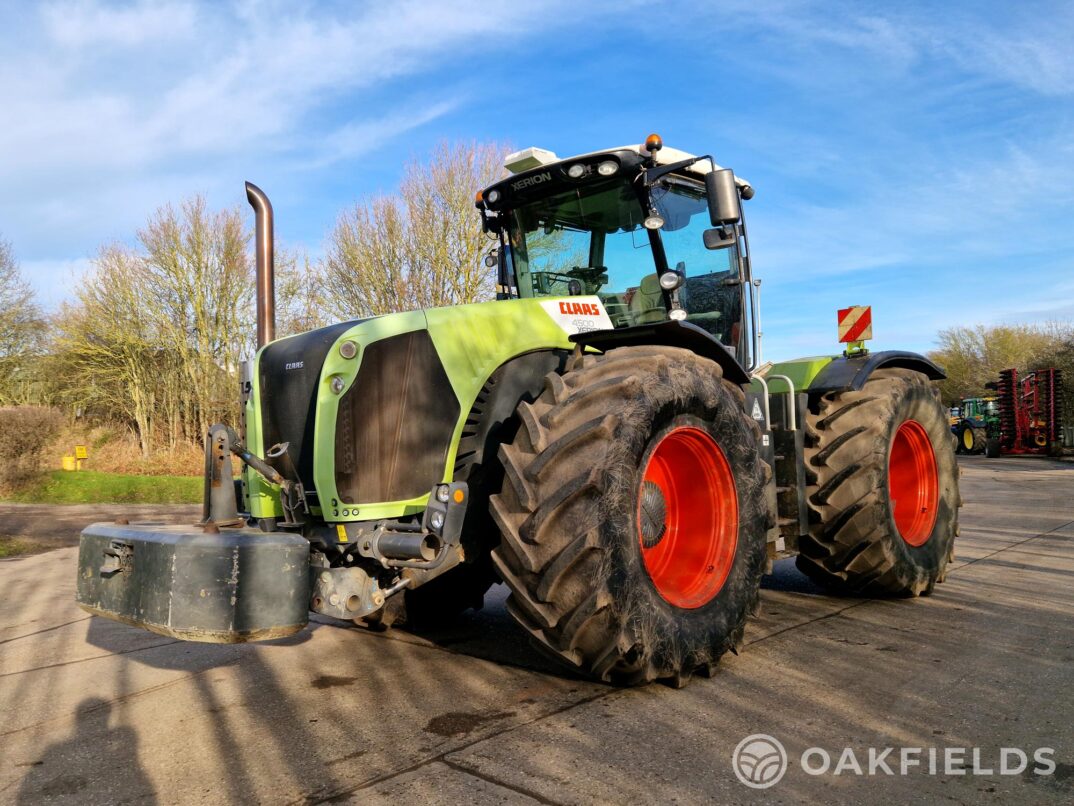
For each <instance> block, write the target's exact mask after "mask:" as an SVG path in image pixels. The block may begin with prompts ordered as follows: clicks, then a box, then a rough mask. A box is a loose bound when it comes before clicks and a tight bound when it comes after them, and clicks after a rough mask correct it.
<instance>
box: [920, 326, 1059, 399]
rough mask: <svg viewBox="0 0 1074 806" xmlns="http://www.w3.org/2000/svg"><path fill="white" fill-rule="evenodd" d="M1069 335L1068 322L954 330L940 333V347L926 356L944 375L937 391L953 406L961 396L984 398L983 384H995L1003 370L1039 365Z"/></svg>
mask: <svg viewBox="0 0 1074 806" xmlns="http://www.w3.org/2000/svg"><path fill="white" fill-rule="evenodd" d="M1072 336H1074V328H1072V327H1071V325H1070V324H1069V323H1067V324H1063V323H1052V324H1047V325H992V326H988V325H977V326H975V327H954V328H948V329H946V330H941V331H940V333H939V335H938V337H937V339H938V341H939V343H940V346H939V348H938V349H936V350H934V351H932V352H931V353H929V357H930V358H931V359H932V360H933V361H935V362H936V363H937V364H939V365H940V366H941V367H943V368H944V371H945V372H946V373H947V380H945V381H941V383H940V391H941V393H942V394H943V398H944V401H945V402H946V403H948V404H950V405H954V404H957V403H958V401H959V400H961V399H962V398H964V397H977V396H981V395H985V394H986V393H987V390H986V389H985V384H986V383H989V382H991V381H995V380H996V379H997V378H998V377H999V371H1000V370H1002V369H1007V368H1009V367H1014V368H1017V369H1020V370H1023V371H1024V370H1028V369H1035V368H1037V367H1038V366H1041V365H1042V362H1047V360H1048V356H1049V355H1050V354H1051V353H1053V352H1054V348H1055V347H1056V345H1058V344H1061V343H1063V342H1064V341H1065V340H1070V339H1071V338H1072Z"/></svg>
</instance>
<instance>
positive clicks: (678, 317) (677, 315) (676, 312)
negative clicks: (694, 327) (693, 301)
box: [668, 308, 686, 322]
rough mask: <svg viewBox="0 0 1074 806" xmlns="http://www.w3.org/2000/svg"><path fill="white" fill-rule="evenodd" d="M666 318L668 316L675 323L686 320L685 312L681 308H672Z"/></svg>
mask: <svg viewBox="0 0 1074 806" xmlns="http://www.w3.org/2000/svg"><path fill="white" fill-rule="evenodd" d="M668 316H670V317H671V318H672V319H674V320H675V321H676V322H681V321H682V320H683V319H685V318H686V311H684V310H683V309H682V308H672V309H671V311H670V312H668Z"/></svg>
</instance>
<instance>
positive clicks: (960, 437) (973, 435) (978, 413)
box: [951, 397, 1000, 453]
mask: <svg viewBox="0 0 1074 806" xmlns="http://www.w3.org/2000/svg"><path fill="white" fill-rule="evenodd" d="M999 419H1000V418H999V399H998V398H995V397H967V398H963V399H962V401H961V403H960V404H959V405H958V406H956V407H955V408H952V409H951V433H952V434H954V435H955V440H956V445H957V448H956V450H957V452H958V453H984V452H985V449H986V446H987V445H988V441H989V440H998V439H999Z"/></svg>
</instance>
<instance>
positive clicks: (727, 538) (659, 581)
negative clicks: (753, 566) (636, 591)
mask: <svg viewBox="0 0 1074 806" xmlns="http://www.w3.org/2000/svg"><path fill="white" fill-rule="evenodd" d="M647 484H655V485H656V486H657V487H659V489H660V494H661V495H662V496H663V504H664V507H665V511H666V514H665V517H664V523H663V526H664V531H663V532H662V536H660V537H659V538H658V542H656V544H655V545H652V546H651V547H650V548H646V546H645V542H646V541H645V538H644V533H643V529H642V509H641V507H642V504H641V495H639V504H638V540H639V543H640V545H641V554H642V560H643V561H644V563H645V570H646V571H647V572H648V574H649V578H650V579H652V581H653V585H654V586H656V590H657V592H658V593H659V594H660V595H661V596H662V597H663V598H664V600H665V601H667V602H669V603H670V604H673V605H675V606H676V607H682V608H695V607H701V606H702V605H704V604H705V603H707V602H709V601H711V599H712V598H713V597H714V596H715V595H716V594H717V593H719V592H720V589H721V588H722V587H723V584H724V582H725V581H726V580H727V575H728V573H729V572H730V571H731V564H732V563H733V562H734V559H735V547H736V545H737V544H738V493H737V491H736V490H735V478H734V476H733V475H732V473H731V466H730V465H729V464H728V463H727V457H725V456H724V454H723V451H722V450H720V446H719V445H717V444H716V441H715V440H714V439H713V438H712V437H710V436H709V435H708V434H707V433H706V432H704V431H702V430H701V429H700V428H693V427H689V426H686V427H680V428H674V429H672V430H671V431H669V432H668V433H666V434H665V435H664V436H663V437H661V438H660V441H659V442H658V443H657V444H656V447H655V448H654V449H653V451H652V453H651V455H650V456H649V461H648V462H647V463H646V465H645V469H644V471H643V473H642V489H643V490H644V489H645V487H646V485H647Z"/></svg>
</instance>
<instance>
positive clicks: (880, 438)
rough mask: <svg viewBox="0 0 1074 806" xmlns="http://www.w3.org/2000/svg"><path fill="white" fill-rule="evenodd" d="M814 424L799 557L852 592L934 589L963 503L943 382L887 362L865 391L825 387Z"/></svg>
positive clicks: (817, 574)
mask: <svg viewBox="0 0 1074 806" xmlns="http://www.w3.org/2000/svg"><path fill="white" fill-rule="evenodd" d="M807 425H808V427H809V429H810V430H809V442H810V444H809V445H808V446H807V448H806V464H807V467H808V468H809V469H810V470H811V471H812V473H813V474H815V478H814V479H813V480H812V482H811V483H810V485H809V489H808V496H809V510H810V513H809V514H810V530H809V535H808V536H804V537H802V538H801V540H800V541H799V550H800V552H801V553H800V554H799V555H798V559H797V563H798V567H799V568H800V569H801V570H802V571H803V572H804V573H805V574H807V575H808V576H809V577H811V578H812V579H814V580H815V581H817V582H819V583H821V584H823V585H826V586H828V587H830V588H833V589H835V590H838V591H841V592H845V593H855V594H857V593H865V594H874V595H918V594H927V593H930V592H931V591H932V587H933V585H934V584H935V583H936V582H938V581H943V575H944V570H945V568H946V566H947V564H948V562H950V560H951V558H952V556H953V555H952V553H953V545H954V539H955V535H956V534H957V533H958V508H959V507H960V506H961V503H962V502H961V498H960V496H959V491H958V466H957V465H956V463H955V456H954V451H953V450H952V445H951V437H950V433H951V431H950V426H949V424H948V420H947V415H946V412H945V411H944V409H943V406H942V405H941V404H940V397H939V392H938V390H937V389H935V387H933V386H932V385H931V384H930V383H929V381H928V380H927V379H926V378H925V376H924V375H921V374H920V373H917V372H913V371H911V370H905V369H880V370H877V371H876V372H874V373H873V375H872V376H871V377H870V378H869V380H868V381H866V383H865V385H864V387H863V388H862V390H861V391H858V392H854V391H851V392H835V393H829V394H826V395H824V396H823V397H822V398H821V399H820V400H819V401H818V403H817V406H816V410H815V411H811V412H810V413H809V415H808V416H807ZM897 505H898V506H901V507H902V509H898V506H897Z"/></svg>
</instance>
